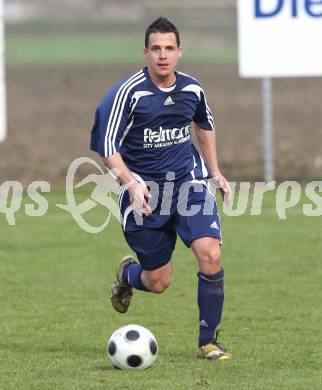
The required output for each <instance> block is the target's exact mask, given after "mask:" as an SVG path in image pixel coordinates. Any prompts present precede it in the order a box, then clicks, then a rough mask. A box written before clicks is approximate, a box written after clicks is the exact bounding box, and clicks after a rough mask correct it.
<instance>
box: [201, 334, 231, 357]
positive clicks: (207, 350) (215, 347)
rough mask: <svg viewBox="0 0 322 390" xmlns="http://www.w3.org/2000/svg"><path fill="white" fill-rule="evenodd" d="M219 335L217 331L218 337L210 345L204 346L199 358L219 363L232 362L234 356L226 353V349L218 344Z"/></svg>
mask: <svg viewBox="0 0 322 390" xmlns="http://www.w3.org/2000/svg"><path fill="white" fill-rule="evenodd" d="M218 334H219V331H216V337H215V338H214V339H213V340H211V341H210V342H209V343H208V344H206V345H203V346H202V347H200V348H199V351H198V357H199V358H201V359H208V360H219V361H224V360H230V359H232V358H233V355H232V354H231V353H230V352H228V351H226V349H225V348H224V347H223V346H222V345H221V344H219V343H218V342H217V338H218Z"/></svg>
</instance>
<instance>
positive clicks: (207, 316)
mask: <svg viewBox="0 0 322 390" xmlns="http://www.w3.org/2000/svg"><path fill="white" fill-rule="evenodd" d="M197 275H198V279H199V281H198V306H199V347H201V346H202V345H205V344H207V343H209V341H211V339H213V337H214V334H215V330H216V328H217V326H218V325H219V323H220V320H221V314H222V309H223V304H224V270H223V268H222V269H221V270H220V271H219V272H217V273H216V274H212V275H207V274H204V273H202V272H198V274H197Z"/></svg>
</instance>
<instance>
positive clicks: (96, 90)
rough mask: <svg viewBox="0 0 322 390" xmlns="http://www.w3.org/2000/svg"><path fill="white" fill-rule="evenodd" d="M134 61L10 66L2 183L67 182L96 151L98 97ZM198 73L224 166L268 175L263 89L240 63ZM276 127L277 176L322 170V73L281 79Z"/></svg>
mask: <svg viewBox="0 0 322 390" xmlns="http://www.w3.org/2000/svg"><path fill="white" fill-rule="evenodd" d="M135 70H136V67H134V68H133V66H131V67H130V66H128V67H125V66H120V65H115V66H111V65H109V66H106V67H94V66H91V67H85V66H82V67H78V68H75V67H65V66H64V67H61V66H60V67H59V66H57V67H46V68H43V67H39V68H37V67H21V66H19V67H10V68H9V69H8V70H7V96H8V138H7V139H6V141H5V142H4V143H3V144H0V184H1V183H2V182H4V181H5V180H19V181H21V182H23V183H24V184H25V185H26V184H28V183H30V182H31V181H33V180H47V181H49V182H50V183H51V184H52V185H55V186H61V185H63V184H64V180H65V174H66V171H67V169H68V166H69V164H70V163H71V161H72V160H73V159H74V158H76V157H80V156H90V157H93V156H94V154H93V153H91V152H90V151H89V148H88V145H89V135H90V130H91V125H92V120H93V114H94V111H95V107H96V104H97V102H98V101H99V99H100V98H101V97H102V96H103V95H104V94H105V91H106V90H108V89H109V88H110V87H111V86H112V85H113V84H114V83H115V82H116V81H118V80H119V79H120V78H122V77H123V76H125V75H126V74H128V73H131V72H133V71H135ZM180 70H182V71H184V72H187V73H189V74H192V75H194V76H195V77H197V78H199V80H200V81H201V82H202V83H203V85H204V87H205V89H206V91H207V96H208V103H209V105H210V107H211V108H212V109H213V111H214V114H215V118H216V124H217V129H218V154H219V159H220V163H221V167H222V171H223V172H224V173H225V175H226V176H227V177H228V178H230V179H246V178H248V179H261V178H262V171H263V168H262V165H263V163H262V146H261V87H260V81H259V80H258V79H254V80H252V79H240V78H239V77H238V71H237V67H236V66H229V65H211V66H207V65H206V64H204V65H185V66H182V67H180ZM273 92H274V126H275V129H274V131H275V151H276V173H277V177H278V178H303V179H305V178H310V177H321V176H322V148H321V145H322V110H321V101H322V78H302V79H294V78H293V79H276V80H274V82H273Z"/></svg>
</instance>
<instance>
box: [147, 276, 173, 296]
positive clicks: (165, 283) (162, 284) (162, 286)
mask: <svg viewBox="0 0 322 390" xmlns="http://www.w3.org/2000/svg"><path fill="white" fill-rule="evenodd" d="M170 284H171V277H169V276H166V277H162V278H159V279H156V280H154V281H153V282H152V283H151V285H150V287H151V291H152V292H154V293H156V294H161V293H163V292H164V291H165V290H166V289H167V288H168V287H169V286H170Z"/></svg>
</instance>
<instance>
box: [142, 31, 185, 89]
mask: <svg viewBox="0 0 322 390" xmlns="http://www.w3.org/2000/svg"><path fill="white" fill-rule="evenodd" d="M181 56H182V48H181V47H178V46H177V40H176V36H175V34H174V33H159V32H156V33H151V34H150V36H149V46H148V48H145V49H144V57H145V58H146V60H147V62H148V69H149V73H150V75H151V77H152V80H153V81H154V82H156V83H158V84H161V83H162V84H166V83H167V82H169V83H171V82H172V81H174V80H173V79H174V70H175V67H176V65H177V63H178V60H179V58H180V57H181ZM164 86H166V85H164Z"/></svg>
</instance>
